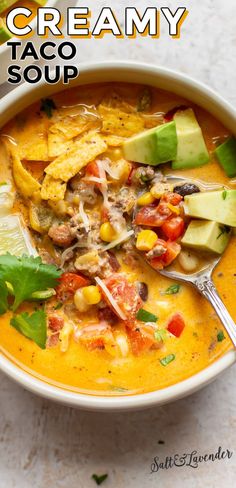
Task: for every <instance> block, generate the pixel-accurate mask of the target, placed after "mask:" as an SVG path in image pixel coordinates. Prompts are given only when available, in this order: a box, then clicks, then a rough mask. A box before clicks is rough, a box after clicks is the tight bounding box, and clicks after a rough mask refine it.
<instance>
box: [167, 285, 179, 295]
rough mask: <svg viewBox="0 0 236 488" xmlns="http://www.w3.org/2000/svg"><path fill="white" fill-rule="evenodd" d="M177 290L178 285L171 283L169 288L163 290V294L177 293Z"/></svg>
mask: <svg viewBox="0 0 236 488" xmlns="http://www.w3.org/2000/svg"><path fill="white" fill-rule="evenodd" d="M179 290H180V285H177V284H175V285H171V286H169V288H167V289H166V291H165V292H164V295H176V294H177V293H179Z"/></svg>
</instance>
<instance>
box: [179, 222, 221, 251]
mask: <svg viewBox="0 0 236 488" xmlns="http://www.w3.org/2000/svg"><path fill="white" fill-rule="evenodd" d="M229 239H230V228H229V227H226V226H224V225H221V224H218V222H213V221H212V220H211V221H208V220H192V222H190V224H189V226H188V228H187V230H186V232H185V234H184V236H183V238H182V240H181V244H182V245H183V246H186V247H190V248H191V249H196V250H199V251H211V252H215V253H217V254H222V253H223V252H224V250H225V248H226V246H227V245H228V243H229Z"/></svg>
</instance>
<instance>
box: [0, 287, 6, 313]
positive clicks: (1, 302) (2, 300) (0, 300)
mask: <svg viewBox="0 0 236 488" xmlns="http://www.w3.org/2000/svg"><path fill="white" fill-rule="evenodd" d="M7 297H8V289H7V285H6V284H5V283H4V282H1V281H0V315H3V314H4V313H5V312H6V311H7V310H8V301H7Z"/></svg>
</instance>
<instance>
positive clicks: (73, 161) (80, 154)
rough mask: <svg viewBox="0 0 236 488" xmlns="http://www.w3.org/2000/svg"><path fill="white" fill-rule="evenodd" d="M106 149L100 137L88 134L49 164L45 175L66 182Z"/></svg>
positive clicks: (94, 133) (92, 133)
mask: <svg viewBox="0 0 236 488" xmlns="http://www.w3.org/2000/svg"><path fill="white" fill-rule="evenodd" d="M106 149H107V144H106V143H105V142H104V141H103V139H102V137H101V136H100V135H99V134H97V133H96V132H89V133H88V134H86V135H84V136H83V137H82V138H81V139H80V140H79V141H76V142H75V143H74V144H73V146H72V147H71V149H69V151H67V152H66V153H65V154H62V156H59V157H58V158H57V159H55V161H53V162H52V163H51V164H49V166H47V168H46V169H45V173H47V175H50V176H53V178H55V179H58V178H60V179H61V180H63V181H65V182H67V181H68V180H70V179H71V178H73V176H75V175H76V174H77V173H78V172H79V171H80V170H81V169H82V168H83V167H84V166H86V165H87V164H88V163H90V162H91V161H93V159H95V158H96V157H97V156H99V155H100V154H102V153H103V152H105V151H106Z"/></svg>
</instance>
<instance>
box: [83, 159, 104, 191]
mask: <svg viewBox="0 0 236 488" xmlns="http://www.w3.org/2000/svg"><path fill="white" fill-rule="evenodd" d="M86 175H87V176H94V177H95V178H100V171H99V167H98V164H97V162H96V160H95V161H92V162H91V163H89V164H88V165H87V166H86ZM88 183H89V181H88ZM91 183H92V184H93V185H94V186H96V187H97V188H101V183H99V182H98V181H97V182H96V181H95V182H93V181H91Z"/></svg>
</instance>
